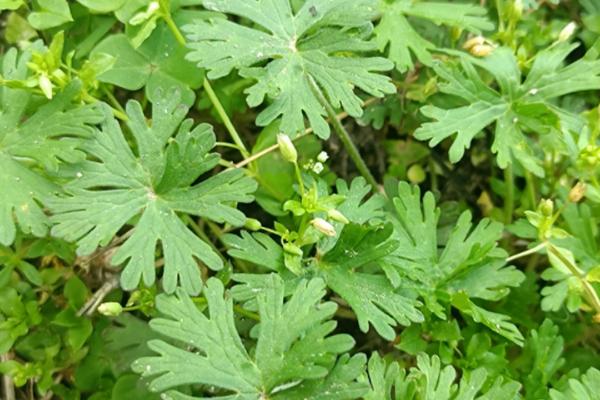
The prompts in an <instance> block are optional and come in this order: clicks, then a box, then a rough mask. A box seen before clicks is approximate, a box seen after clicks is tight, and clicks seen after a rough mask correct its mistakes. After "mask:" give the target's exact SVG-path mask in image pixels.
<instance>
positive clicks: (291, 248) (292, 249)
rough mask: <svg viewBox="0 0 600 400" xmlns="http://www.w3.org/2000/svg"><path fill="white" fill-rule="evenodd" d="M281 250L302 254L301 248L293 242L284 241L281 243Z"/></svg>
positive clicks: (297, 254) (296, 254)
mask: <svg viewBox="0 0 600 400" xmlns="http://www.w3.org/2000/svg"><path fill="white" fill-rule="evenodd" d="M283 251H285V252H286V253H289V254H293V255H295V256H302V254H303V253H302V249H301V248H300V247H298V246H296V245H295V244H292V243H286V244H284V245H283Z"/></svg>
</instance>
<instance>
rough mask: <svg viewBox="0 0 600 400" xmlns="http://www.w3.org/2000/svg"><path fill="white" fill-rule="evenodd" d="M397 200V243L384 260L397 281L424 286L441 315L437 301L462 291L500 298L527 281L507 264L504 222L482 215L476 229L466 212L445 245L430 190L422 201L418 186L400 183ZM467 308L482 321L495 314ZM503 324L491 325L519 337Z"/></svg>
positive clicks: (430, 305) (429, 301)
mask: <svg viewBox="0 0 600 400" xmlns="http://www.w3.org/2000/svg"><path fill="white" fill-rule="evenodd" d="M393 204H394V208H395V210H394V211H395V212H394V213H393V214H392V223H393V224H394V235H393V239H394V240H396V241H397V242H398V243H399V246H398V248H397V249H396V250H395V251H394V253H392V254H391V255H390V256H388V257H386V259H385V261H386V263H387V264H389V265H391V268H387V270H388V271H386V272H388V274H389V275H391V278H392V281H393V282H397V284H398V285H400V284H401V282H406V280H409V281H413V282H415V283H416V284H418V285H420V286H421V288H420V289H419V292H420V294H421V295H422V296H423V297H424V300H425V302H426V304H427V307H428V308H429V309H430V310H431V311H432V312H434V313H436V314H437V315H438V317H440V318H446V316H445V314H444V312H443V308H442V307H441V306H440V304H439V302H440V301H442V302H446V303H447V302H448V300H449V299H448V296H452V295H453V294H461V296H466V297H467V299H469V298H480V299H484V300H499V299H501V298H503V297H505V296H506V295H507V294H508V293H509V288H510V287H515V286H518V285H519V284H520V283H521V282H522V281H523V280H524V278H525V276H524V275H523V273H522V272H520V271H519V270H517V269H515V268H514V267H512V266H509V267H506V266H505V264H506V261H505V260H506V257H507V255H506V252H505V251H504V250H502V249H500V248H499V247H498V243H497V242H498V240H499V239H500V238H501V237H502V228H503V227H502V224H500V223H498V222H494V221H491V220H488V219H484V220H482V221H480V222H479V224H477V226H475V227H473V225H472V223H471V213H470V212H468V211H465V212H463V213H462V214H461V215H460V217H459V218H458V221H456V224H455V226H454V228H453V229H452V231H451V232H450V234H449V236H448V238H447V239H446V241H445V243H440V239H439V237H440V233H439V232H438V222H439V219H440V209H439V208H437V207H436V204H435V199H434V197H433V194H432V193H431V192H427V193H425V195H424V196H423V199H421V193H420V190H419V188H418V187H417V186H414V187H411V186H410V185H409V184H408V183H406V182H401V183H400V184H399V185H398V195H397V197H395V198H394V199H393ZM438 246H442V249H441V250H439V249H438ZM404 284H406V283H404ZM469 304H470V301H469ZM465 310H466V311H465V312H467V313H469V315H471V314H472V316H473V317H474V319H475V316H478V318H480V319H481V320H482V321H485V320H487V319H489V318H492V317H490V316H487V314H486V313H484V312H482V311H480V309H479V308H478V307H477V308H475V306H474V305H473V307H471V306H470V305H469V306H468V307H465ZM494 318H497V317H494ZM484 324H486V325H488V326H489V325H490V324H487V323H485V322H484ZM502 325H503V326H504V325H506V329H501V330H498V329H496V327H495V326H494V325H491V329H492V330H495V331H497V332H499V333H500V334H507V329H508V331H510V332H511V333H510V337H511V338H514V339H515V340H517V341H520V339H519V337H520V334H518V335H517V333H518V330H516V327H515V326H514V325H512V324H510V323H508V322H503V323H502ZM508 325H510V326H511V327H510V328H508ZM513 331H516V333H514V332H513ZM521 338H522V337H521Z"/></svg>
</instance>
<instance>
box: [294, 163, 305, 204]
mask: <svg viewBox="0 0 600 400" xmlns="http://www.w3.org/2000/svg"><path fill="white" fill-rule="evenodd" d="M294 171H296V179H297V180H298V185H300V196H302V197H304V181H303V180H302V173H301V172H300V167H299V166H298V163H297V162H295V163H294Z"/></svg>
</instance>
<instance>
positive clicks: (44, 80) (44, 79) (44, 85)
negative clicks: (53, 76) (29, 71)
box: [38, 74, 52, 100]
mask: <svg viewBox="0 0 600 400" xmlns="http://www.w3.org/2000/svg"><path fill="white" fill-rule="evenodd" d="M38 85H39V86H40V89H42V93H44V96H46V98H48V99H50V100H51V99H52V82H51V81H50V78H48V75H46V74H42V75H40V76H39V78H38Z"/></svg>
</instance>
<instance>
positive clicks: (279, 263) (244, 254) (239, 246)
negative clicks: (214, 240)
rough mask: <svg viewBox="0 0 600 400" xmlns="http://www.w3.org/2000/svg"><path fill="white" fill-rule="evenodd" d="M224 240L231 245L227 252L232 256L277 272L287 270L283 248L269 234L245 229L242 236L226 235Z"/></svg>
mask: <svg viewBox="0 0 600 400" xmlns="http://www.w3.org/2000/svg"><path fill="white" fill-rule="evenodd" d="M223 241H224V242H225V244H227V246H228V247H229V250H228V251H227V254H229V255H230V256H231V257H234V258H238V259H240V260H245V261H248V262H251V263H253V264H256V265H260V266H263V267H265V268H268V269H270V270H271V271H275V272H281V271H283V270H285V265H284V263H283V249H282V248H281V246H280V245H279V244H277V242H275V241H274V240H273V239H271V237H270V236H269V235H266V234H264V233H260V232H258V233H248V232H246V231H243V232H242V233H241V236H236V235H231V234H229V235H224V236H223Z"/></svg>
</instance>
